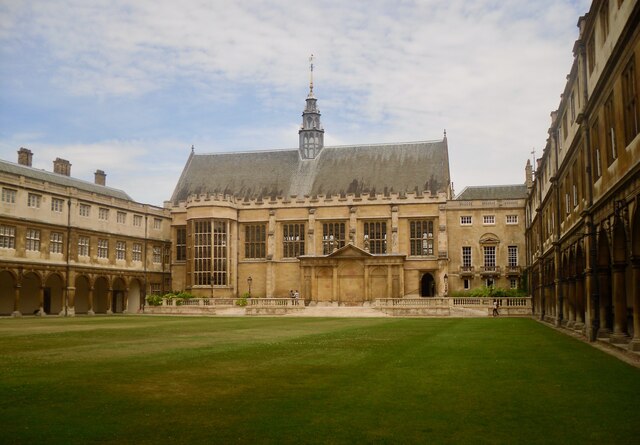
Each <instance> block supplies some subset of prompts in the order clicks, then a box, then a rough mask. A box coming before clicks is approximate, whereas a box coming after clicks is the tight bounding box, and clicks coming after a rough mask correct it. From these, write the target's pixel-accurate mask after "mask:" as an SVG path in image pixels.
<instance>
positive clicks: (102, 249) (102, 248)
mask: <svg viewBox="0 0 640 445" xmlns="http://www.w3.org/2000/svg"><path fill="white" fill-rule="evenodd" d="M98 258H109V240H108V239H99V240H98Z"/></svg>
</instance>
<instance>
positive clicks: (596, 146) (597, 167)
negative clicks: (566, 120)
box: [591, 119, 602, 181]
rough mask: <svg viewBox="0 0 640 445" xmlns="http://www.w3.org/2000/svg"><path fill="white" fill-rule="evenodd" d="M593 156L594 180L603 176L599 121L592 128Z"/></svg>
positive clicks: (594, 122)
mask: <svg viewBox="0 0 640 445" xmlns="http://www.w3.org/2000/svg"><path fill="white" fill-rule="evenodd" d="M591 156H592V159H593V161H592V162H593V166H592V170H593V180H594V181H596V180H597V179H599V178H600V176H602V160H601V159H602V158H601V156H602V155H601V154H600V129H599V126H598V119H596V120H595V121H593V125H592V126H591Z"/></svg>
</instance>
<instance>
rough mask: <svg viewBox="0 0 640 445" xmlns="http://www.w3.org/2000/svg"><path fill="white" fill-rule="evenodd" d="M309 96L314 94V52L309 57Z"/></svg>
mask: <svg viewBox="0 0 640 445" xmlns="http://www.w3.org/2000/svg"><path fill="white" fill-rule="evenodd" d="M309 69H310V72H309V96H313V54H311V57H309Z"/></svg>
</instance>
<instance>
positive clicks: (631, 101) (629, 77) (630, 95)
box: [622, 59, 640, 145]
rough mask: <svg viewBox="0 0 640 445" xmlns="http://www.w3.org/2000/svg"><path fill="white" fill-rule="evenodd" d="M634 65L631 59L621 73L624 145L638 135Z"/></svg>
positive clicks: (638, 118) (639, 117) (633, 60)
mask: <svg viewBox="0 0 640 445" xmlns="http://www.w3.org/2000/svg"><path fill="white" fill-rule="evenodd" d="M636 82H637V80H636V63H635V59H631V61H629V63H628V65H627V66H626V68H625V69H624V72H623V73H622V101H623V106H624V109H623V110H624V111H623V112H624V136H625V143H626V144H627V145H629V144H630V143H631V141H632V140H633V139H634V138H635V137H636V135H637V134H638V133H640V115H639V113H638V89H637V84H636Z"/></svg>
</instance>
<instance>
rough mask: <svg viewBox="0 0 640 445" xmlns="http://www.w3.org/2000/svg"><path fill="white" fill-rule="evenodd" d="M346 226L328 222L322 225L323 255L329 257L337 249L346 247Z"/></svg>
mask: <svg viewBox="0 0 640 445" xmlns="http://www.w3.org/2000/svg"><path fill="white" fill-rule="evenodd" d="M345 230H346V224H345V223H344V222H326V223H323V224H322V254H323V255H329V254H330V253H331V252H333V251H334V250H336V249H340V248H341V247H344V245H345V241H346V231H345Z"/></svg>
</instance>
